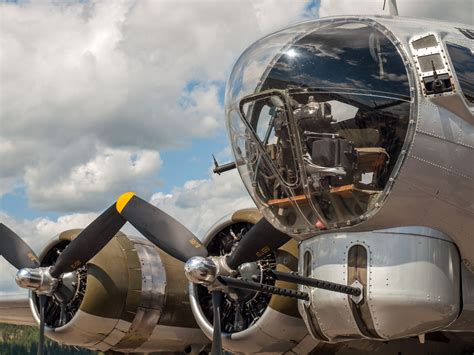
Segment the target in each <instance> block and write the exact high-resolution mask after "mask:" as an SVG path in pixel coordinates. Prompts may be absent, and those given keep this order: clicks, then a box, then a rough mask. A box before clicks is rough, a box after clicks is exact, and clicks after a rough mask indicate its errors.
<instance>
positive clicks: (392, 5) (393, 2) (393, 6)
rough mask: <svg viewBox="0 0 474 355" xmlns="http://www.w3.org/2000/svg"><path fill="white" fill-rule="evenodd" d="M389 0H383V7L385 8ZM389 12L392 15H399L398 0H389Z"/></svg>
mask: <svg viewBox="0 0 474 355" xmlns="http://www.w3.org/2000/svg"><path fill="white" fill-rule="evenodd" d="M386 2H387V0H383V8H382V10H385V4H386ZM388 13H389V14H390V15H391V16H398V8H397V0H388Z"/></svg>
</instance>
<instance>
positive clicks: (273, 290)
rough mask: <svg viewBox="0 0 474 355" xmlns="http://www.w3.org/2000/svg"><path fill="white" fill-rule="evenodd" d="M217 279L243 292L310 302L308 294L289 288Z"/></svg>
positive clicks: (225, 278) (233, 279)
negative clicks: (268, 294) (249, 291)
mask: <svg viewBox="0 0 474 355" xmlns="http://www.w3.org/2000/svg"><path fill="white" fill-rule="evenodd" d="M217 279H218V280H219V281H220V282H221V283H222V284H224V285H225V286H229V287H233V288H240V289H243V290H251V291H258V292H263V293H270V294H273V295H279V296H285V297H292V298H297V299H300V300H303V301H308V300H309V296H308V294H307V293H306V292H300V291H295V290H291V289H288V288H281V287H276V286H273V285H267V284H261V283H257V282H251V281H244V280H239V279H235V278H233V277H228V276H219V277H218V278H217Z"/></svg>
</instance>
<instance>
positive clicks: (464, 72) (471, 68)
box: [446, 42, 474, 103]
mask: <svg viewBox="0 0 474 355" xmlns="http://www.w3.org/2000/svg"><path fill="white" fill-rule="evenodd" d="M446 47H447V48H448V53H449V56H450V57H451V62H452V63H453V67H454V71H455V72H456V75H457V77H458V81H459V85H460V86H461V90H462V92H463V94H464V97H465V98H466V100H468V101H469V102H470V103H474V56H473V54H472V52H471V50H470V49H469V48H466V47H461V46H458V45H456V44H453V43H449V42H447V43H446Z"/></svg>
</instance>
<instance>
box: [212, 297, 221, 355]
mask: <svg viewBox="0 0 474 355" xmlns="http://www.w3.org/2000/svg"><path fill="white" fill-rule="evenodd" d="M221 303H222V292H221V291H212V308H213V310H214V322H213V325H214V329H213V332H212V348H211V355H221V354H222V338H221Z"/></svg>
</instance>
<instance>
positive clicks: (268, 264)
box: [189, 209, 317, 353]
mask: <svg viewBox="0 0 474 355" xmlns="http://www.w3.org/2000/svg"><path fill="white" fill-rule="evenodd" d="M260 218H262V215H261V214H260V213H259V212H258V210H257V209H243V210H239V211H237V212H235V213H233V214H231V215H230V216H227V217H225V218H223V219H222V220H220V221H219V222H217V223H216V224H215V225H214V226H213V227H212V228H211V229H210V231H209V232H208V233H207V234H206V236H205V238H204V239H203V243H204V245H206V247H207V248H208V250H209V254H210V255H221V254H224V253H227V252H229V251H230V249H231V248H232V247H233V246H234V245H235V244H236V243H237V242H238V240H239V239H240V238H241V237H242V236H243V235H244V234H245V232H246V231H247V230H248V229H249V228H250V227H251V226H252V225H253V224H255V223H256V222H257V221H258V220H259V219H260ZM275 268H276V269H277V270H279V271H286V272H289V271H297V270H298V244H297V242H296V241H295V240H291V241H289V242H288V243H286V244H285V245H284V246H282V247H281V248H280V249H279V250H278V251H277V252H276V253H275V254H274V255H270V256H268V257H262V258H261V259H260V260H259V261H258V262H257V263H247V264H244V265H242V267H241V268H240V274H241V275H242V277H243V278H247V279H249V280H253V281H257V282H267V283H268V282H270V283H271V282H272V281H271V280H270V278H269V277H268V274H267V270H268V269H275ZM275 285H276V286H278V287H284V288H291V289H296V287H295V285H292V284H289V283H285V282H281V281H276V283H275ZM189 297H190V301H191V309H192V311H193V314H194V316H195V318H196V321H197V323H198V325H199V326H200V327H201V329H202V330H203V332H204V333H205V334H206V335H207V336H208V338H209V339H212V332H213V328H212V305H211V300H210V298H211V296H210V294H209V292H208V290H207V288H205V287H203V286H201V285H195V284H189ZM221 309H222V320H221V326H222V332H223V339H222V344H223V347H224V348H225V349H226V350H228V351H231V352H237V353H256V352H274V353H283V352H286V351H293V352H295V353H307V352H309V351H310V350H312V349H313V348H314V347H315V346H316V345H317V342H316V341H315V340H313V339H311V337H310V336H309V335H308V332H307V329H306V326H305V324H304V322H303V320H302V319H301V317H300V315H299V313H298V307H297V302H296V300H295V299H291V298H287V297H282V296H276V295H264V294H261V293H258V292H247V293H243V294H242V297H239V302H236V301H235V300H233V299H231V298H230V297H229V296H228V295H226V296H225V300H224V302H223V304H222V306H221Z"/></svg>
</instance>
